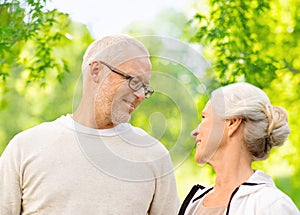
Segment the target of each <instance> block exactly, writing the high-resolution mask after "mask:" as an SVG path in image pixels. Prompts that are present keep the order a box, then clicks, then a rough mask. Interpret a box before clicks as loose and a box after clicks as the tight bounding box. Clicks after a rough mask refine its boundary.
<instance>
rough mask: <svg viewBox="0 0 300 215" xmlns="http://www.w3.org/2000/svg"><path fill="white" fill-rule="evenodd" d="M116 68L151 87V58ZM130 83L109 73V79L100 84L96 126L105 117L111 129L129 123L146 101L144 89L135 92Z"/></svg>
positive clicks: (126, 63) (128, 62) (96, 108)
mask: <svg viewBox="0 0 300 215" xmlns="http://www.w3.org/2000/svg"><path fill="white" fill-rule="evenodd" d="M104 67H105V66H104ZM116 68H117V69H119V70H120V71H122V72H124V73H126V74H128V75H131V76H134V77H138V78H139V79H140V80H141V81H142V82H144V84H146V85H149V81H150V78H151V63H150V60H149V58H136V59H133V60H130V61H126V62H124V63H123V64H121V65H119V66H117V67H116ZM107 69H108V68H107ZM128 83H129V80H126V79H125V78H124V77H123V76H121V75H119V74H116V73H114V72H112V71H109V74H108V76H107V78H106V79H105V80H104V81H103V82H102V83H101V84H100V86H99V90H98V93H97V95H96V99H95V106H94V107H95V119H96V124H98V123H97V121H98V120H100V117H101V120H103V116H104V117H105V121H107V123H108V124H110V126H111V127H112V126H113V125H117V124H120V123H124V122H128V120H129V118H130V114H131V113H132V112H133V111H134V109H135V108H136V107H137V106H138V105H139V104H140V103H141V102H142V101H143V100H144V99H145V92H144V88H141V89H140V90H138V91H133V90H132V89H131V88H130V87H129V85H128ZM100 123H102V122H100Z"/></svg>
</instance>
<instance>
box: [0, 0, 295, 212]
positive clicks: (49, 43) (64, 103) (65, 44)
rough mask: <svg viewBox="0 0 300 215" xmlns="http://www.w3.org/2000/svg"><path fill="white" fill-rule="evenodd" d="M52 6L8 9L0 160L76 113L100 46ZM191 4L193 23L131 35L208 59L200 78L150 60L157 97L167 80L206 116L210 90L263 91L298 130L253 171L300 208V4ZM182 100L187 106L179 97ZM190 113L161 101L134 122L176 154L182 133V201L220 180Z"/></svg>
mask: <svg viewBox="0 0 300 215" xmlns="http://www.w3.org/2000/svg"><path fill="white" fill-rule="evenodd" d="M24 4H25V5H24ZM45 4H46V0H40V1H34V0H27V1H25V3H24V2H23V3H22V4H21V3H20V2H19V1H15V0H13V1H1V2H0V17H1V22H0V57H1V64H0V79H1V80H0V137H1V141H0V154H1V153H2V151H3V150H4V148H5V146H6V145H7V143H8V142H9V140H10V139H11V138H12V137H13V136H14V135H15V134H16V133H18V132H20V131H22V130H24V129H27V128H29V127H32V126H34V125H36V124H38V123H40V122H43V121H50V120H54V119H56V118H57V117H59V116H60V115H62V114H66V113H71V112H72V111H73V109H74V108H76V105H77V103H78V101H79V99H80V92H81V79H80V72H81V59H82V55H83V52H84V51H85V49H86V47H87V46H88V45H89V44H90V42H91V41H92V40H93V38H92V36H91V35H90V33H89V31H88V30H87V28H86V27H85V26H84V25H82V24H79V23H74V22H72V21H71V20H70V18H69V16H68V15H67V14H63V13H60V12H59V11H57V10H52V11H49V10H46V9H45V7H44V6H45ZM193 4H194V5H193V6H192V8H196V12H195V16H194V17H193V18H191V19H188V18H187V16H186V15H185V13H184V12H182V11H174V10H172V9H169V10H164V11H161V12H159V13H158V14H157V18H155V19H154V20H153V21H151V22H149V23H145V22H135V23H132V24H131V25H130V26H128V27H127V28H126V29H125V30H124V32H126V33H128V34H131V35H133V36H140V35H149V34H151V35H164V36H169V37H172V38H177V39H179V40H181V41H183V42H186V43H189V44H190V45H192V46H193V47H196V48H197V50H198V51H199V52H202V53H203V56H205V58H206V60H207V61H209V63H210V64H211V65H212V67H211V68H210V69H208V70H207V71H206V74H205V76H204V77H201V78H200V79H199V77H196V76H195V75H194V74H193V73H192V72H191V71H189V70H187V69H186V68H183V67H182V65H178V64H174V63H165V62H163V61H162V60H160V59H157V58H152V59H151V60H152V64H153V71H154V73H156V74H160V76H155V75H154V76H153V80H152V82H151V84H152V85H153V86H154V87H156V88H162V87H166V86H168V83H167V82H164V83H163V84H162V83H161V80H162V79H160V78H155V77H162V74H165V76H164V77H168V78H173V79H174V80H178V81H179V82H180V83H182V87H183V88H184V90H185V91H184V92H188V94H189V95H191V96H192V97H193V102H194V103H195V107H187V110H193V108H196V109H197V110H198V114H199V113H200V112H201V110H202V108H203V106H204V104H205V102H206V101H207V100H208V94H209V92H210V91H211V90H213V89H215V88H216V87H218V86H220V85H225V84H228V83H232V82H236V81H247V82H250V83H253V84H255V85H257V86H259V87H260V88H262V89H263V90H264V91H265V92H266V93H267V94H268V95H269V97H270V99H271V101H272V102H273V104H274V105H280V106H283V107H285V108H286V109H287V111H288V113H289V124H290V127H291V131H292V132H291V135H290V137H289V139H288V141H287V142H286V144H285V145H284V146H282V147H280V148H278V149H274V150H273V151H272V153H271V156H270V158H269V159H268V160H267V161H263V162H257V163H255V164H254V168H259V169H262V170H264V171H265V172H267V173H269V174H270V175H272V176H273V178H274V179H275V182H276V184H277V186H278V187H279V188H280V189H281V190H283V191H284V192H285V193H287V194H288V195H289V196H291V198H292V199H293V200H294V202H295V203H296V204H297V206H298V207H299V208H300V181H299V178H300V177H299V176H300V165H299V153H300V146H299V144H298V142H299V140H300V134H299V132H298V129H299V128H300V122H299V120H298V116H299V115H300V98H299V97H300V94H299V89H300V74H299V71H300V57H299V53H300V48H299V47H300V45H299V42H298V41H299V39H298V38H299V36H300V35H299V34H300V27H299V24H298V23H300V22H299V21H300V15H298V13H297V11H299V10H298V9H300V0H288V1H278V0H253V1H242V0H235V1H233V0H226V1H225V0H224V1H223V0H210V1H207V2H204V1H194V3H193ZM148 48H149V49H150V50H151V49H157V48H161V47H156V46H154V47H153V46H151V45H150V47H148ZM178 54H179V55H180V54H185V53H180V52H179V53H178ZM199 83H200V85H201V84H202V85H205V86H206V89H205V92H203V91H202V90H199ZM162 85H163V86H162ZM171 87H172V86H170V88H171ZM178 97H179V98H183V99H182V101H184V95H182V94H180V91H178ZM183 114H184V113H181V110H180V109H178V104H176V101H175V102H174V100H172V99H170V98H168V96H167V95H164V94H160V93H157V94H154V95H153V97H151V99H149V100H146V101H145V102H143V103H142V104H141V105H140V106H139V107H138V108H137V110H136V111H135V112H134V114H133V116H132V118H131V122H132V124H134V125H135V126H139V127H142V128H144V129H145V130H146V131H148V132H150V133H151V134H152V135H153V136H155V137H157V138H158V139H160V140H161V142H162V143H163V144H164V145H165V146H166V147H167V148H168V149H169V150H172V149H173V148H174V146H175V145H176V143H177V142H178V139H179V137H180V135H181V134H184V137H185V138H180V139H179V142H180V143H179V144H181V145H182V146H184V147H183V150H189V151H188V156H187V157H186V156H183V155H182V154H181V153H180V151H176V152H175V153H174V154H173V157H172V159H173V161H174V163H176V166H175V174H176V178H177V183H178V192H179V196H180V198H181V200H183V198H184V197H185V195H186V194H187V192H188V191H189V189H190V188H191V187H192V185H193V184H196V183H201V184H206V185H209V184H211V183H213V179H214V172H213V171H212V170H211V169H210V168H209V167H207V166H198V165H197V164H196V163H195V162H194V161H193V155H194V151H193V150H192V148H193V146H194V140H193V139H192V138H191V137H190V136H189V135H188V133H189V132H190V131H192V130H193V129H194V128H195V127H196V126H197V124H198V123H199V122H200V119H199V117H198V116H197V113H193V115H192V117H189V118H188V122H182V115H183ZM162 131H163V132H162Z"/></svg>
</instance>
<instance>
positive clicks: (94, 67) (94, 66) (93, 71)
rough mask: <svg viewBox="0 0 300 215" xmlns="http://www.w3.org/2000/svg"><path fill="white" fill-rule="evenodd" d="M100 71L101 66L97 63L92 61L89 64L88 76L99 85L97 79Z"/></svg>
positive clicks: (98, 79)
mask: <svg viewBox="0 0 300 215" xmlns="http://www.w3.org/2000/svg"><path fill="white" fill-rule="evenodd" d="M100 71H101V65H100V63H99V62H98V61H94V62H92V63H91V64H90V70H89V75H90V76H91V79H92V80H93V81H94V82H95V83H99V81H100V77H99V74H100Z"/></svg>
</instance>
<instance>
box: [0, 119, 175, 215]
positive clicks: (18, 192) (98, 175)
mask: <svg viewBox="0 0 300 215" xmlns="http://www.w3.org/2000/svg"><path fill="white" fill-rule="evenodd" d="M178 207H179V200H178V197H177V191H176V184H175V178H174V174H173V170H172V163H171V160H170V157H169V153H168V151H167V150H166V149H165V148H164V147H163V145H162V144H161V143H160V142H159V141H157V140H156V139H154V138H153V137H151V136H150V135H148V134H147V133H146V132H144V131H143V130H141V129H139V128H135V127H133V126H131V125H130V124H128V123H125V124H120V125H118V126H117V127H115V128H113V129H105V130H97V129H91V128H87V127H84V126H82V125H79V124H78V123H76V122H75V121H73V119H72V118H71V116H70V115H67V116H62V117H60V118H59V119H57V120H55V121H53V122H47V123H42V124H40V125H38V126H36V127H34V128H31V129H29V130H26V131H24V132H21V133H20V134H18V135H16V136H15V137H14V138H13V139H12V140H11V142H10V143H9V144H8V146H7V148H6V149H5V151H4V153H3V154H2V156H1V158H0V214H1V215H19V214H24V215H25V214H26V215H29V214H32V215H33V214H45V215H52V214H53V215H58V214H63V215H68V214H70V215H76V214H86V215H93V214H97V215H102V214H103V215H109V214H121V215H135V214H137V215H143V214H150V215H152V214H153V215H160V214H161V215H169V214H170V215H172V214H177V211H178Z"/></svg>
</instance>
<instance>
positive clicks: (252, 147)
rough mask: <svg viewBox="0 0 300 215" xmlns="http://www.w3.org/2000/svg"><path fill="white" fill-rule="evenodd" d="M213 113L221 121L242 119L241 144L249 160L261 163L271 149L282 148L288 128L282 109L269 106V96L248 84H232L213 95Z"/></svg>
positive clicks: (285, 115) (284, 112)
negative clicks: (248, 153)
mask: <svg viewBox="0 0 300 215" xmlns="http://www.w3.org/2000/svg"><path fill="white" fill-rule="evenodd" d="M211 101H212V104H213V108H214V110H215V111H216V113H217V114H218V115H219V116H220V117H222V118H224V119H231V118H242V119H243V123H244V142H245V144H246V146H247V148H248V150H249V152H250V153H251V154H252V160H264V159H266V158H267V157H268V156H269V153H270V150H271V149H272V148H273V147H276V146H281V145H282V144H283V143H284V142H285V140H286V139H287V137H288V135H289V133H290V128H289V125H288V121H287V112H286V110H285V109H284V108H282V107H278V106H272V104H271V103H270V100H269V98H268V96H267V95H266V94H265V93H264V92H263V91H262V90H261V89H259V88H258V87H255V86H253V85H251V84H248V83H235V84H230V85H227V86H225V87H221V88H219V89H217V90H215V91H213V92H212V97H211Z"/></svg>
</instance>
